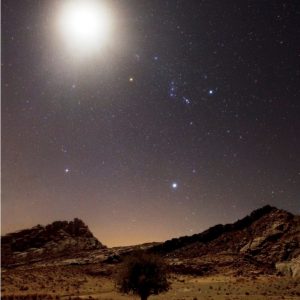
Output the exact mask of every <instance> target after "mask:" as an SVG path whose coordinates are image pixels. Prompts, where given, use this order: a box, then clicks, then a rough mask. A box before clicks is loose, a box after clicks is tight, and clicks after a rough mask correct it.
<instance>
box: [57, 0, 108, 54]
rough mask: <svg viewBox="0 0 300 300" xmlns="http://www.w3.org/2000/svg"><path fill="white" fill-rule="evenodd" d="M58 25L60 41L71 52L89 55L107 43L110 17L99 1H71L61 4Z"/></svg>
mask: <svg viewBox="0 0 300 300" xmlns="http://www.w3.org/2000/svg"><path fill="white" fill-rule="evenodd" d="M58 25H59V31H60V33H61V35H62V39H63V41H64V43H66V45H67V46H68V47H69V48H70V50H71V51H75V52H76V53H78V52H79V53H90V52H94V51H95V50H98V49H99V48H101V47H103V46H104V45H105V44H106V43H107V42H108V39H109V38H110V34H111V29H112V17H111V14H110V12H109V10H108V9H107V7H105V6H103V5H102V4H101V3H100V2H99V1H93V0H73V1H67V2H65V3H64V4H63V6H62V8H61V12H60V15H59V21H58Z"/></svg>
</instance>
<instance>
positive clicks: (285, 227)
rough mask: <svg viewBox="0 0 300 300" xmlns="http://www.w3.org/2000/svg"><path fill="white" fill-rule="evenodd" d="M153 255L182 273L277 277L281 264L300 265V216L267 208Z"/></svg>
mask: <svg viewBox="0 0 300 300" xmlns="http://www.w3.org/2000/svg"><path fill="white" fill-rule="evenodd" d="M152 251H155V252H158V253H161V254H163V255H165V256H166V257H167V258H168V259H169V260H170V263H171V265H172V266H173V269H174V270H178V271H181V272H182V271H183V272H187V273H196V274H202V273H206V274H207V273H220V272H222V273H224V272H234V273H235V274H243V275H244V274H245V273H249V272H250V273H273V272H274V271H275V266H276V264H278V263H280V262H285V261H296V262H297V261H298V262H299V260H298V259H296V258H297V257H299V255H300V216H295V215H293V214H291V213H288V212H286V211H284V210H280V209H277V208H275V207H271V206H265V207H263V208H260V209H258V210H255V211H253V212H252V213H251V214H250V215H249V216H246V217H245V218H243V219H242V220H238V221H237V222H235V223H233V224H227V225H216V226H214V227H212V228H209V229H208V230H206V231H204V232H202V233H199V234H195V235H193V236H187V237H181V238H177V239H172V240H169V241H166V242H165V243H162V244H161V245H158V246H155V247H154V248H153V249H152Z"/></svg>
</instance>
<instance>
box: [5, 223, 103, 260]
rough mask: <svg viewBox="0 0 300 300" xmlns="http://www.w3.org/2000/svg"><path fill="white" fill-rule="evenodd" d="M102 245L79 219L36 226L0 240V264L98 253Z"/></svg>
mask: <svg viewBox="0 0 300 300" xmlns="http://www.w3.org/2000/svg"><path fill="white" fill-rule="evenodd" d="M104 247H105V246H104V245H102V244H101V243H100V242H99V241H98V240H97V239H96V238H95V237H94V236H93V234H92V233H91V231H90V230H89V228H88V226H87V225H85V224H84V222H83V221H82V220H80V219H78V218H75V219H74V220H73V221H70V222H68V221H56V222H53V223H52V224H49V225H47V226H41V225H37V226H35V227H33V228H31V229H25V230H20V231H18V232H13V233H10V234H7V235H5V236H3V237H1V248H2V249H1V250H2V262H4V263H5V262H11V260H13V261H14V260H24V259H26V258H27V259H29V258H32V257H34V258H41V257H43V258H45V257H53V256H58V255H71V254H74V253H76V252H80V251H84V250H95V249H101V248H104Z"/></svg>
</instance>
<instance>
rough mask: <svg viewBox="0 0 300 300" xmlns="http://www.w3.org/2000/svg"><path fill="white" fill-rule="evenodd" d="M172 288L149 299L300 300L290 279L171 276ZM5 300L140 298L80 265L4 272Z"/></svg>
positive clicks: (298, 290)
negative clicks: (125, 293) (123, 293)
mask: <svg viewBox="0 0 300 300" xmlns="http://www.w3.org/2000/svg"><path fill="white" fill-rule="evenodd" d="M170 281H171V284H172V285H171V289H170V290H169V291H168V292H167V293H164V294H161V295H158V296H151V297H150V298H149V299H153V300H155V299H167V300H168V299H174V300H185V299H186V300H187V299H191V300H201V299H203V300H212V299H214V300H230V299H232V300H233V299H236V300H238V299H248V300H250V299H251V300H262V299H272V300H275V299H300V283H299V282H300V281H299V280H296V279H292V278H288V277H276V276H263V277H257V278H244V277H243V278H240V277H230V276H228V277H225V276H210V277H195V276H181V275H175V274H172V275H170ZM1 295H2V298H3V299H4V300H26V299H28V300H29V299H32V300H39V299H60V298H61V299H76V298H81V299H107V300H108V299H138V298H137V297H135V296H133V295H122V294H120V293H118V291H117V289H116V287H115V284H114V280H113V276H99V275H90V274H89V272H88V270H87V269H86V268H83V267H80V266H65V267H47V268H32V269H29V268H27V269H20V268H19V269H11V270H2V286H1Z"/></svg>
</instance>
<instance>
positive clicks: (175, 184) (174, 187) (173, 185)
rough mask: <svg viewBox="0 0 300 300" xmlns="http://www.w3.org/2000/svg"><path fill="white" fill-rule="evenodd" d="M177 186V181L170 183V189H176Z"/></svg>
mask: <svg viewBox="0 0 300 300" xmlns="http://www.w3.org/2000/svg"><path fill="white" fill-rule="evenodd" d="M177 188H178V183H177V182H173V183H172V189H174V190H176V189H177Z"/></svg>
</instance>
